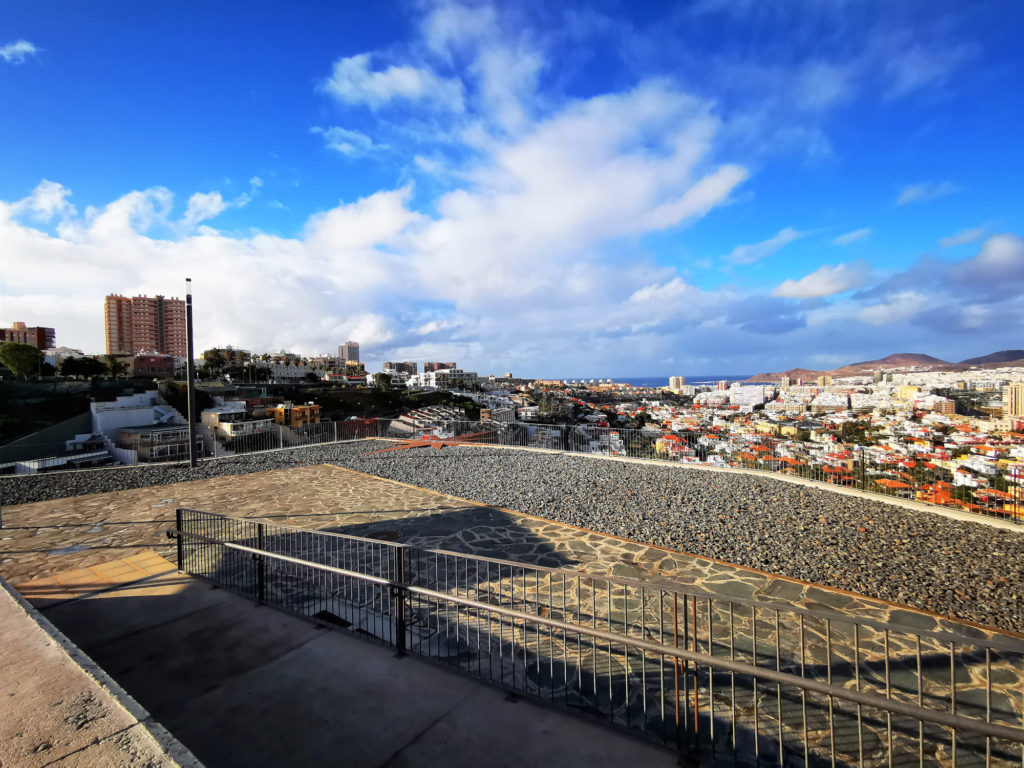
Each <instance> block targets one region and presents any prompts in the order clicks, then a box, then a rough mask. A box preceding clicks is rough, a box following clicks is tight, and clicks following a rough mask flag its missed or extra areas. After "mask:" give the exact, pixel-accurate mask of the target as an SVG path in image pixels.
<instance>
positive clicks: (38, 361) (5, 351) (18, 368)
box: [0, 341, 43, 378]
mask: <svg viewBox="0 0 1024 768" xmlns="http://www.w3.org/2000/svg"><path fill="white" fill-rule="evenodd" d="M0 362H2V363H3V364H4V365H6V366H7V367H8V368H10V369H11V373H13V374H14V375H15V376H21V377H22V378H28V377H29V376H31V375H33V374H35V375H37V376H38V375H39V372H40V367H41V366H42V362H43V353H42V352H40V351H39V350H38V349H36V348H35V347H33V346H32V345H31V344H18V343H17V342H15V341H8V342H5V343H3V344H0Z"/></svg>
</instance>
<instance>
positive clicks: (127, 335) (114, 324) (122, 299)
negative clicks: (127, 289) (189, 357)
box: [103, 294, 188, 357]
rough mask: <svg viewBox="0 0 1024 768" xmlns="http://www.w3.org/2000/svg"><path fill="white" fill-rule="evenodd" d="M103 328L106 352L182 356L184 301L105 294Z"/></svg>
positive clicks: (184, 346)
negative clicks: (155, 353) (157, 353)
mask: <svg viewBox="0 0 1024 768" xmlns="http://www.w3.org/2000/svg"><path fill="white" fill-rule="evenodd" d="M103 319H104V329H105V331H106V338H107V353H108V354H125V355H127V354H131V355H135V354H138V353H139V352H159V353H160V354H162V355H174V356H176V357H184V356H185V355H186V354H187V349H188V348H187V344H186V339H185V302H184V301H183V300H182V299H166V298H164V297H163V296H153V297H149V296H134V297H132V298H130V299H129V298H128V297H126V296H121V295H119V294H111V295H109V296H107V298H106V301H105V303H104V312H103Z"/></svg>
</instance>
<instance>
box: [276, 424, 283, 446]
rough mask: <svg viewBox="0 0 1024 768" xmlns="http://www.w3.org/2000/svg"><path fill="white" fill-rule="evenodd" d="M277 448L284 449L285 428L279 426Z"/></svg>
mask: <svg viewBox="0 0 1024 768" xmlns="http://www.w3.org/2000/svg"><path fill="white" fill-rule="evenodd" d="M277 447H278V448H284V426H283V425H281V424H278V425H277Z"/></svg>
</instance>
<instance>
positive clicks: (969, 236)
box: [939, 227, 985, 248]
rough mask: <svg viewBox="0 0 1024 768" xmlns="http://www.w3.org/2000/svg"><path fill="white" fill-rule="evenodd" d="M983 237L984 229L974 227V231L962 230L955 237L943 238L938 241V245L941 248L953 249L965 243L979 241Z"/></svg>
mask: <svg viewBox="0 0 1024 768" xmlns="http://www.w3.org/2000/svg"><path fill="white" fill-rule="evenodd" d="M984 236H985V227H975V228H974V229H962V230H960V231H959V232H957V233H956V234H955V235H950V236H949V237H944V238H942V239H941V240H939V245H941V246H942V247H943V248H954V247H956V246H958V245H967V243H973V242H974V241H975V240H980V239H981V238H982V237H984Z"/></svg>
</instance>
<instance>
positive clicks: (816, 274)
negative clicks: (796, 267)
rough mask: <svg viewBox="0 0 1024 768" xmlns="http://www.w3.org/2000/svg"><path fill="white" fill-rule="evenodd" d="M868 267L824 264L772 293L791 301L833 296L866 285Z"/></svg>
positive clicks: (785, 283)
mask: <svg viewBox="0 0 1024 768" xmlns="http://www.w3.org/2000/svg"><path fill="white" fill-rule="evenodd" d="M866 272H867V267H866V265H865V264H862V263H852V264H836V265H835V266H830V265H828V264H824V265H822V266H821V267H819V268H818V269H816V270H814V271H813V272H811V274H809V275H806V276H805V277H802V278H800V279H799V280H786V281H785V282H783V283H782V285H780V286H778V287H777V288H776V289H775V290H774V291H772V296H783V297H786V298H791V299H812V298H819V297H822V296H832V295H833V294H836V293H842V292H843V291H848V290H850V289H851V288H857V287H859V286H861V285H864V283H865V281H866Z"/></svg>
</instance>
